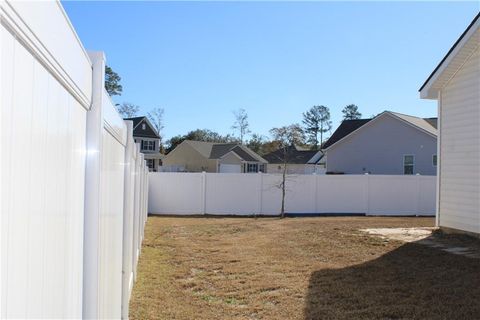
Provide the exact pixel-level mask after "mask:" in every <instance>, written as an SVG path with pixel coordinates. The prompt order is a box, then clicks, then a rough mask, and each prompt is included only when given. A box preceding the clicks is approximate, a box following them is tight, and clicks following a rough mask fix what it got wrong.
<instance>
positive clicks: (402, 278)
mask: <svg viewBox="0 0 480 320" xmlns="http://www.w3.org/2000/svg"><path fill="white" fill-rule="evenodd" d="M305 319H308V320H310V319H480V259H472V258H467V257H464V256H459V255H454V254H450V253H447V252H443V251H441V250H438V249H435V248H431V247H427V246H424V245H420V244H417V243H409V244H405V245H403V246H401V247H400V248H398V249H396V250H394V251H391V252H389V253H388V254H385V255H383V256H381V257H379V258H377V259H375V260H372V261H368V262H366V263H363V264H360V265H355V266H351V267H348V268H343V269H327V270H319V271H316V272H314V273H313V274H312V275H311V278H310V283H309V288H308V294H307V298H306V305H305Z"/></svg>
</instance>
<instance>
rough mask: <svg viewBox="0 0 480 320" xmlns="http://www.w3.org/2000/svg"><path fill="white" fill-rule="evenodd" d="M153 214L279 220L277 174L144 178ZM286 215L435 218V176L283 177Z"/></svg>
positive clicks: (159, 174) (161, 174)
mask: <svg viewBox="0 0 480 320" xmlns="http://www.w3.org/2000/svg"><path fill="white" fill-rule="evenodd" d="M149 178H150V188H149V212H150V213H152V214H212V215H219V214H224V215H278V214H279V213H280V208H281V192H282V191H281V183H282V176H281V175H278V174H262V173H259V174H238V173H173V172H171V173H164V172H151V173H150V174H149ZM285 185H286V197H285V211H286V212H287V213H290V214H366V215H434V213H435V177H433V176H390V175H385V176H383V175H382V176H380V175H378V176H376V175H287V177H286V182H285Z"/></svg>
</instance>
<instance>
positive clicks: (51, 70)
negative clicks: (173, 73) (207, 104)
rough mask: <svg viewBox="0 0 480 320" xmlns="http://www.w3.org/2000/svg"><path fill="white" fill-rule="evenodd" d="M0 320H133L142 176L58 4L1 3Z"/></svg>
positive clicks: (126, 130) (96, 64) (123, 128)
mask: <svg viewBox="0 0 480 320" xmlns="http://www.w3.org/2000/svg"><path fill="white" fill-rule="evenodd" d="M0 21H1V25H0V48H1V60H0V63H1V67H0V70H2V72H1V81H0V92H1V105H0V106H1V114H0V115H1V116H0V118H1V143H2V144H1V148H0V150H1V152H2V153H1V177H2V178H1V210H2V214H1V219H0V231H1V232H0V234H1V236H0V243H1V245H0V249H1V254H0V276H1V282H0V285H1V292H0V293H1V294H0V297H1V299H0V318H2V319H4V318H5V319H6V318H8V319H9V318H20V319H24V318H46V319H51V318H58V319H65V318H72V319H81V318H92V319H93V318H109V319H119V318H128V301H129V297H130V293H131V289H132V285H133V281H134V279H135V273H136V265H137V261H138V256H139V253H140V248H141V242H142V239H143V229H144V225H145V221H146V214H147V188H148V169H147V167H146V165H145V161H144V159H143V155H142V154H141V153H140V152H139V147H138V145H135V143H134V141H133V138H132V124H131V123H128V122H125V121H123V119H122V118H121V117H120V116H119V115H118V113H117V112H116V110H115V107H114V106H113V104H112V102H111V100H110V98H109V96H108V94H107V93H106V92H105V90H104V69H105V57H104V55H103V54H102V53H89V54H88V55H87V53H86V52H85V50H84V49H83V47H82V45H81V43H80V41H79V39H78V38H77V36H76V34H75V31H74V30H73V29H72V26H71V24H70V23H69V21H68V18H67V17H66V15H65V12H64V11H63V9H62V7H61V4H60V2H58V1H47V2H45V1H41V2H28V3H24V2H19V1H0Z"/></svg>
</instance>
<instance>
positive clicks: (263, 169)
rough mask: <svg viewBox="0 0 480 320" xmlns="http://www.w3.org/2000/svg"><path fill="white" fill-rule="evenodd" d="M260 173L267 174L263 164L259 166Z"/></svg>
mask: <svg viewBox="0 0 480 320" xmlns="http://www.w3.org/2000/svg"><path fill="white" fill-rule="evenodd" d="M258 171H260V172H263V173H265V165H264V164H263V163H262V164H261V165H259V166H258Z"/></svg>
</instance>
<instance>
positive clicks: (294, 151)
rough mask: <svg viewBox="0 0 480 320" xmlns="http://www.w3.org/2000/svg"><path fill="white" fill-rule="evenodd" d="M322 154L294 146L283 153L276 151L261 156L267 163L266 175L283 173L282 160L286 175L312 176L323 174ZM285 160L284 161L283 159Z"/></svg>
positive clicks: (279, 150)
mask: <svg viewBox="0 0 480 320" xmlns="http://www.w3.org/2000/svg"><path fill="white" fill-rule="evenodd" d="M322 156H323V154H322V152H321V151H318V150H310V149H305V148H302V147H299V146H296V145H293V146H289V147H288V148H287V149H286V150H285V151H284V150H283V149H278V150H276V151H273V152H270V153H268V154H266V155H264V156H263V158H264V159H265V160H267V161H268V165H267V172H268V173H283V166H284V162H285V161H284V160H287V161H286V162H287V170H286V173H287V174H312V173H320V172H323V168H324V166H323V165H322V164H320V163H321V159H322ZM284 158H286V159H284Z"/></svg>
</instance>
